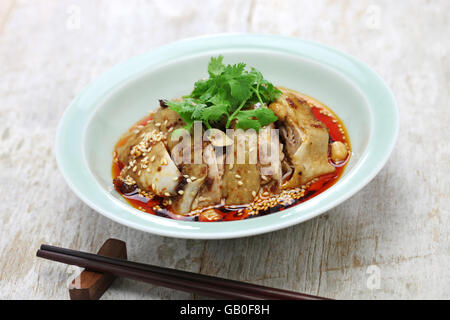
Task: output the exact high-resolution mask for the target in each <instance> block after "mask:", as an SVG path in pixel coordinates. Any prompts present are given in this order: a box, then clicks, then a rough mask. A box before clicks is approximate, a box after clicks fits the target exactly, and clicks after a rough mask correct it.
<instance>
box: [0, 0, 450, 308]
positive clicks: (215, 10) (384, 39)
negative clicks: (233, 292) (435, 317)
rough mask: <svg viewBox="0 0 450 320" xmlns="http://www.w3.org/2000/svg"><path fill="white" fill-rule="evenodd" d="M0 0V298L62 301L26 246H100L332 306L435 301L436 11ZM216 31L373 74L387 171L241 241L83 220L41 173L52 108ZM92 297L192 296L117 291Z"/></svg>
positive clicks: (440, 84) (440, 117)
mask: <svg viewBox="0 0 450 320" xmlns="http://www.w3.org/2000/svg"><path fill="white" fill-rule="evenodd" d="M6 2H8V1H6ZM6 2H2V5H1V6H0V26H1V27H0V73H1V75H2V81H0V120H1V122H0V123H1V126H0V141H1V142H0V168H1V170H0V195H1V199H2V201H0V256H1V257H2V259H0V299H8V298H25V299H34V298H41V299H67V298H68V293H67V289H66V282H67V279H68V277H69V276H70V273H71V272H73V270H71V269H70V268H67V267H66V266H64V265H60V264H55V263H52V262H48V261H42V260H38V259H36V258H35V257H34V254H35V251H36V250H37V248H38V246H39V244H41V243H52V244H55V245H61V246H65V247H72V248H76V249H81V250H88V251H96V250H97V249H98V247H99V246H100V245H101V243H102V242H103V241H104V240H106V239H107V238H109V237H117V238H119V239H122V240H124V241H126V242H127V244H128V247H129V256H130V258H132V259H136V260H139V261H143V262H148V263H154V264H157V265H162V266H169V267H176V268H180V269H184V270H190V271H196V272H197V271H200V272H202V273H206V274H211V275H219V276H224V277H227V278H232V279H238V280H245V281H250V282H254V283H260V284H265V285H270V286H277V287H281V288H287V289H294V290H298V291H302V292H305V293H312V294H320V295H323V296H328V297H332V298H362V299H372V298H378V299H380V298H407V299H412V298H415V299H417V298H427V299H428V298H437V299H444V298H445V299H449V298H450V270H449V267H448V266H449V265H450V263H449V262H450V245H449V243H450V242H449V235H450V223H449V222H450V221H449V204H450V201H449V200H450V199H449V194H450V190H449V185H450V183H449V177H450V174H449V167H450V163H449V159H450V157H449V156H450V149H449V144H448V142H447V136H448V133H449V132H448V131H449V130H448V123H449V121H450V118H449V112H448V107H447V104H448V101H449V99H450V89H449V87H448V83H449V81H450V58H449V57H450V54H449V53H450V52H449V51H450V45H449V43H448V41H447V39H446V38H445V37H446V36H447V34H448V31H449V30H448V22H447V21H448V19H449V15H450V14H449V13H450V10H449V9H450V4H449V3H448V1H445V0H441V1H433V2H428V1H422V0H415V1H395V2H393V1H377V2H372V1H367V0H364V1H325V0H323V1H322V0H321V1H314V2H311V1H306V0H304V1H294V0H292V1H288V0H284V1H268V0H265V1H264V0H254V1H237V0H233V1H226V0H221V1H181V0H179V1H167V0H158V1H127V2H124V1H120V2H119V1H114V2H111V1H106V0H97V1H88V0H82V1H81V0H80V1H16V2H15V4H14V6H11V7H9V6H8V7H7V6H6ZM4 8H7V9H4ZM77 12H79V19H78V16H77ZM405 12H408V14H405ZM78 21H79V25H78ZM218 32H258V33H276V34H283V35H289V36H294V37H299V38H304V39H309V40H313V41H319V42H323V43H325V44H328V45H331V46H334V47H336V48H338V49H341V50H344V51H346V52H348V53H350V54H353V55H355V56H357V57H358V58H359V59H361V60H362V61H365V62H366V63H368V64H369V65H370V66H372V67H373V68H374V69H375V70H376V71H377V72H379V73H380V75H381V76H382V77H383V78H384V79H386V81H387V82H388V84H389V85H390V86H391V87H392V89H393V91H394V93H395V95H396V98H397V100H398V105H399V108H400V112H401V130H400V136H399V141H398V143H397V146H396V148H395V151H394V153H393V155H392V157H391V158H390V160H389V162H388V163H387V165H386V167H385V168H384V169H383V170H382V172H381V173H380V174H379V175H378V176H377V177H376V178H375V179H374V180H373V181H372V182H371V183H370V184H369V185H368V186H367V187H366V188H364V189H363V190H362V191H361V192H359V193H358V194H357V195H355V196H354V197H352V198H351V199H350V200H348V201H346V202H345V203H344V204H342V205H341V206H339V207H337V208H335V209H333V210H331V211H329V212H327V213H326V214H325V215H322V216H321V217H318V218H316V219H313V220H311V221H307V222H305V223H303V224H301V225H298V226H295V227H291V228H288V229H286V230H282V231H278V232H274V233H270V234H266V235H261V236H256V237H250V238H243V239H236V240H223V241H194V240H177V239H170V238H164V237H159V236H154V235H149V234H145V233H142V232H139V231H135V230H132V229H129V228H127V227H124V226H121V225H118V224H117V223H115V222H112V221H109V220H108V219H106V218H103V217H102V216H101V215H99V214H97V213H95V212H93V211H92V210H91V209H89V208H88V207H87V206H86V205H84V204H83V203H82V202H81V201H80V200H79V199H78V198H77V197H76V196H75V195H74V194H73V193H72V192H71V191H70V190H69V188H68V187H67V185H66V184H65V182H64V180H63V179H62V177H61V175H60V174H59V172H58V170H57V168H56V163H55V159H54V156H53V145H54V139H55V133H56V126H57V124H58V121H59V119H60V117H61V115H62V113H63V111H64V109H65V108H66V107H67V106H68V104H69V103H70V101H71V100H72V99H73V98H74V97H75V96H76V94H77V93H78V92H79V91H80V90H81V89H82V88H83V87H84V86H86V85H87V84H88V83H89V82H90V81H92V80H93V79H95V78H96V77H98V76H99V75H100V74H101V73H102V72H104V71H105V70H107V69H108V68H110V67H111V66H113V65H114V64H116V63H119V62H121V61H123V60H125V59H127V58H129V57H131V56H134V55H136V54H140V53H143V52H145V51H147V50H150V49H151V48H153V47H156V46H159V45H162V44H164V43H168V42H170V41H174V40H177V39H181V38H185V37H189V36H197V35H202V34H206V33H218ZM331 107H332V106H331ZM370 266H376V268H379V269H377V270H379V271H380V287H379V289H370V288H368V286H367V280H368V278H369V276H370V275H369V274H367V271H368V268H369V267H370ZM369 270H370V269H369ZM104 298H105V299H118V298H123V299H177V298H192V296H191V295H189V294H186V293H180V292H176V291H171V290H168V289H164V288H158V287H153V286H149V285H147V284H143V283H138V282H135V281H129V280H119V281H117V282H116V283H115V284H114V286H113V287H112V288H111V290H109V291H108V292H107V294H106V295H105V296H104ZM194 298H195V297H194Z"/></svg>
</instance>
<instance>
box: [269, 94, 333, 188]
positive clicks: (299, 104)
mask: <svg viewBox="0 0 450 320" xmlns="http://www.w3.org/2000/svg"><path fill="white" fill-rule="evenodd" d="M269 108H270V109H271V110H272V111H273V112H274V113H275V115H276V116H277V117H278V121H279V124H280V125H279V128H280V133H281V135H282V137H283V138H284V142H285V150H286V153H287V155H288V157H289V160H290V161H291V163H292V165H293V167H294V172H293V174H292V175H291V176H290V177H289V179H288V180H287V181H285V182H284V183H283V184H282V188H283V189H289V188H295V187H299V186H301V185H303V184H305V183H307V182H308V181H310V180H312V179H314V178H316V177H319V176H321V175H323V174H327V173H331V172H334V171H335V168H334V166H332V165H331V164H330V163H329V161H328V140H329V134H328V129H327V127H326V126H325V125H324V124H323V123H322V122H320V121H318V120H317V119H316V118H315V117H314V114H313V112H312V110H311V107H310V106H309V105H308V103H307V101H306V100H304V99H303V98H301V97H298V96H297V95H296V94H294V93H292V92H288V91H284V92H283V94H282V95H281V96H280V97H279V98H278V99H277V101H275V102H273V103H271V104H270V105H269Z"/></svg>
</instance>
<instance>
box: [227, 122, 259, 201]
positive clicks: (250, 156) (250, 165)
mask: <svg viewBox="0 0 450 320" xmlns="http://www.w3.org/2000/svg"><path fill="white" fill-rule="evenodd" d="M233 141H234V143H233V145H232V146H230V147H228V148H232V149H233V151H232V152H229V153H227V159H226V162H227V163H226V164H225V173H224V177H223V196H224V198H225V204H227V205H242V204H248V203H250V202H252V201H253V199H254V197H255V196H256V194H257V193H258V192H259V188H260V185H261V177H260V172H259V164H258V161H257V154H258V150H257V149H258V145H257V133H256V131H254V130H253V131H252V130H247V131H246V132H245V133H244V132H243V131H242V130H235V131H234V137H233ZM246 142H247V143H246ZM230 155H232V156H231V158H228V157H229V156H230Z"/></svg>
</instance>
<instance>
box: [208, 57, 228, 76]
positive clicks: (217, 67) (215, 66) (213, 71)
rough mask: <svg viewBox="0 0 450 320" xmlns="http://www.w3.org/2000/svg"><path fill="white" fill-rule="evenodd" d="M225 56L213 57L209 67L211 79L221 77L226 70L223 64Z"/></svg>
mask: <svg viewBox="0 0 450 320" xmlns="http://www.w3.org/2000/svg"><path fill="white" fill-rule="evenodd" d="M222 61H223V56H218V57H217V58H214V57H212V58H211V61H210V62H209V65H208V73H209V75H210V77H215V76H219V75H220V74H221V73H222V72H223V71H224V70H225V65H224V64H223V63H222Z"/></svg>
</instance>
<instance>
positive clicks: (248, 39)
mask: <svg viewBox="0 0 450 320" xmlns="http://www.w3.org/2000/svg"><path fill="white" fill-rule="evenodd" d="M219 54H221V55H223V56H224V57H225V59H224V62H225V63H237V62H245V63H246V64H247V65H248V66H253V67H255V68H257V69H259V70H260V71H261V72H262V73H263V75H264V77H265V78H266V79H268V80H269V81H271V82H272V83H274V84H275V85H277V86H282V87H286V88H290V89H293V90H296V91H299V92H302V93H304V94H307V95H309V96H311V97H314V98H316V99H317V100H319V101H321V102H323V103H325V104H326V105H327V106H329V107H330V108H331V109H332V110H333V111H334V112H335V113H336V114H337V115H338V116H339V117H340V118H341V119H342V120H343V122H344V124H345V125H346V127H347V129H348V133H349V136H350V140H351V144H352V148H353V154H352V156H351V159H350V162H349V163H348V165H347V168H346V170H345V172H344V174H343V176H342V177H341V178H340V180H339V181H338V182H337V183H336V184H335V185H333V186H332V187H331V188H329V189H328V190H326V191H325V192H323V193H321V194H319V195H318V196H316V197H314V198H312V199H311V200H308V201H306V202H305V203H302V204H300V205H297V206H294V207H292V208H290V209H287V210H284V211H282V212H278V213H273V214H270V215H265V216H261V217H256V218H252V219H247V220H241V221H230V222H216V223H207V222H188V221H177V220H171V219H168V218H163V217H158V216H154V215H150V214H145V213H143V212H141V211H139V210H137V209H134V208H133V207H131V206H130V205H129V204H128V203H127V202H126V201H125V200H124V199H123V198H122V196H121V195H120V194H118V193H117V192H116V191H115V190H114V189H113V188H112V177H111V164H112V152H113V147H114V145H115V143H116V142H117V140H118V139H119V137H120V135H121V134H122V133H124V132H125V131H126V130H127V129H128V128H129V127H130V126H131V125H132V124H134V123H135V122H136V121H138V120H139V119H141V118H142V117H144V116H145V115H146V114H147V113H148V112H149V111H150V110H152V109H156V108H157V107H158V105H159V104H158V99H161V98H169V99H170V98H174V97H179V96H181V95H185V94H188V93H189V92H190V91H191V90H192V87H193V83H194V82H195V81H196V80H198V79H199V78H201V77H204V76H206V75H207V64H208V61H209V59H210V57H211V56H217V55H219ZM398 125H399V116H398V110H397V107H396V104H395V99H394V97H393V95H392V93H391V91H390V90H389V88H388V87H387V86H386V84H385V83H384V81H383V80H382V79H381V78H380V77H379V76H378V75H377V74H376V73H375V72H374V71H373V70H371V69H370V68H369V67H368V66H366V65H365V64H363V63H361V62H360V61H358V60H356V59H355V58H353V57H351V56H349V55H347V54H344V53H342V52H339V51H337V50H335V49H332V48H329V47H326V46H323V45H320V44H317V43H312V42H307V41H302V40H298V39H293V38H284V37H277V36H267V35H246V34H240V35H218V36H211V37H201V38H195V39H188V40H184V41H180V42H176V43H173V44H169V45H166V46H164V47H160V48H158V49H155V50H152V51H151V52H149V53H147V54H144V55H142V56H139V57H136V58H133V59H131V60H129V61H127V62H125V63H123V64H121V65H118V66H116V67H115V68H113V69H111V70H110V71H108V72H106V73H105V74H104V75H102V76H101V77H100V78H99V79H98V80H96V81H95V82H93V83H92V84H91V85H89V86H88V87H87V88H86V89H85V90H84V91H83V92H82V93H81V94H80V95H79V96H78V97H77V98H76V99H75V100H74V101H73V102H72V104H71V105H70V106H69V107H68V108H67V110H66V112H65V114H64V116H63V118H62V120H61V122H60V125H59V128H58V134H57V141H56V157H57V162H58V165H59V168H60V170H61V172H62V174H63V176H64V178H65V179H66V181H67V183H68V184H69V186H70V187H71V188H72V190H73V191H74V192H75V193H76V194H77V195H78V196H79V197H80V198H81V199H82V200H83V201H84V202H86V203H87V204H88V205H89V206H90V207H91V208H93V209H94V210H96V211H98V212H100V213H101V214H103V215H105V216H107V217H109V218H111V219H113V220H114V221H117V222H119V223H121V224H124V225H127V226H130V227H132V228H136V229H139V230H143V231H148V232H151V233H155V234H160V235H165V236H171V237H178V238H192V239H223V238H235V237H243V236H250V235H255V234H260V233H264V232H269V231H273V230H278V229H281V228H285V227H288V226H291V225H294V224H297V223H300V222H302V221H305V220H308V219H311V218H313V217H315V216H317V215H319V214H321V213H323V212H325V211H327V210H329V209H331V208H333V207H334V206H336V205H338V204H340V203H341V202H343V201H345V200H346V199H348V198H349V197H350V196H352V195H353V194H355V193H356V192H357V191H358V190H360V189H361V188H362V187H363V186H364V185H366V184H367V183H368V182H369V181H370V180H371V179H372V178H373V177H374V176H375V175H376V174H377V173H378V172H379V171H380V170H381V168H382V167H383V165H384V164H385V163H386V161H387V159H388V157H389V155H390V153H391V151H392V149H393V147H394V144H395V140H396V137H397V132H398Z"/></svg>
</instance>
